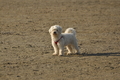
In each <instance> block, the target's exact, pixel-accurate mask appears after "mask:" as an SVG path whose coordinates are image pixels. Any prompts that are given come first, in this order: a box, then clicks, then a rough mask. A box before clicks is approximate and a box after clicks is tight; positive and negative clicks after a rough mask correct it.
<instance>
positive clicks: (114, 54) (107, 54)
mask: <svg viewBox="0 0 120 80" xmlns="http://www.w3.org/2000/svg"><path fill="white" fill-rule="evenodd" d="M82 56H120V52H116V53H95V54H87V53H83V54H79V55H78V54H77V55H67V56H64V57H82Z"/></svg>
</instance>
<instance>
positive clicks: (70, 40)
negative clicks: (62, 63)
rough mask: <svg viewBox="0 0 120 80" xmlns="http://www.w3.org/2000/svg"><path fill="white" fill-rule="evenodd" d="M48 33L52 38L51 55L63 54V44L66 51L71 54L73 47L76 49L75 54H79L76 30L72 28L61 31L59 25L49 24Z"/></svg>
mask: <svg viewBox="0 0 120 80" xmlns="http://www.w3.org/2000/svg"><path fill="white" fill-rule="evenodd" d="M49 33H50V35H51V39H52V46H53V48H54V51H55V52H54V53H53V55H59V56H62V55H63V51H64V46H66V47H67V49H68V53H67V55H69V54H72V53H73V49H75V50H76V53H77V54H80V51H79V48H78V43H77V39H76V36H75V35H76V31H75V30H74V29H73V28H68V29H66V31H65V33H62V28H61V27H60V26H59V25H54V26H51V28H50V29H49Z"/></svg>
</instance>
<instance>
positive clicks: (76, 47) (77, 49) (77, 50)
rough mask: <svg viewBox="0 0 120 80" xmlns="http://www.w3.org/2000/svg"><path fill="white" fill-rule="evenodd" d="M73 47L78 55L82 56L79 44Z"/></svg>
mask: <svg viewBox="0 0 120 80" xmlns="http://www.w3.org/2000/svg"><path fill="white" fill-rule="evenodd" d="M73 46H74V48H75V49H76V54H80V50H79V48H78V44H77V43H75V44H74V45H73Z"/></svg>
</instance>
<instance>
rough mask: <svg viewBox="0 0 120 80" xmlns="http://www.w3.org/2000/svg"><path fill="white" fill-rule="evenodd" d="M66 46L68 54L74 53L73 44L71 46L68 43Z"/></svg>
mask: <svg viewBox="0 0 120 80" xmlns="http://www.w3.org/2000/svg"><path fill="white" fill-rule="evenodd" d="M66 48H67V50H68V53H67V55H69V54H72V46H71V45H68V46H66Z"/></svg>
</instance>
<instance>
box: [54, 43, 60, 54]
mask: <svg viewBox="0 0 120 80" xmlns="http://www.w3.org/2000/svg"><path fill="white" fill-rule="evenodd" d="M53 48H54V53H53V56H56V55H58V54H59V49H58V46H57V45H56V44H54V43H53Z"/></svg>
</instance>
